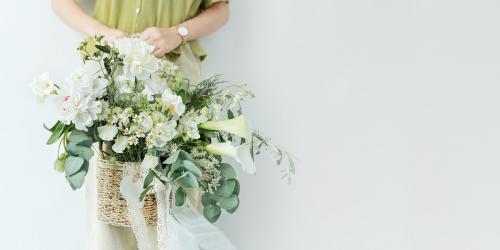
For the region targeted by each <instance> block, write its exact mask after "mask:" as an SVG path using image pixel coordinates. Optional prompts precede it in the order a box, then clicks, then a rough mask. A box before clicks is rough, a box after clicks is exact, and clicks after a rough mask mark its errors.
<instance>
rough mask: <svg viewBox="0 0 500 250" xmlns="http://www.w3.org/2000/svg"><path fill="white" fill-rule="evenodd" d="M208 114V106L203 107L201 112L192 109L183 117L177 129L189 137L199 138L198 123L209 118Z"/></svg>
mask: <svg viewBox="0 0 500 250" xmlns="http://www.w3.org/2000/svg"><path fill="white" fill-rule="evenodd" d="M207 115H208V114H207V109H206V108H203V109H201V110H200V111H199V112H196V111H194V110H191V111H189V112H188V113H186V114H184V115H183V116H182V117H181V119H180V120H179V126H178V127H177V130H178V131H179V133H181V134H185V135H186V136H187V137H188V138H191V139H199V138H200V133H199V131H198V125H200V124H201V123H203V122H206V121H207V120H208V117H207Z"/></svg>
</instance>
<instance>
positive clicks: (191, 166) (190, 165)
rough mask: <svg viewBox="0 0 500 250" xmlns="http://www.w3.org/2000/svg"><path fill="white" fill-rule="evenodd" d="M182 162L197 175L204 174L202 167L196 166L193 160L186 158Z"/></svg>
mask: <svg viewBox="0 0 500 250" xmlns="http://www.w3.org/2000/svg"><path fill="white" fill-rule="evenodd" d="M182 163H183V164H182V165H183V166H184V168H185V169H186V170H187V171H189V172H191V173H192V174H194V175H195V176H197V177H201V176H202V173H201V170H200V168H199V167H198V166H196V165H195V164H194V163H193V162H192V161H188V160H184V161H183V162H182Z"/></svg>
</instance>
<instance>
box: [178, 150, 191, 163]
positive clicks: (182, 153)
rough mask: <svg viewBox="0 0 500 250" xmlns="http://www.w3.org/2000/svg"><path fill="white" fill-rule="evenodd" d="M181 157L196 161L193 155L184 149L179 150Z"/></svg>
mask: <svg viewBox="0 0 500 250" xmlns="http://www.w3.org/2000/svg"><path fill="white" fill-rule="evenodd" d="M179 158H181V159H182V160H188V161H192V162H194V159H193V157H191V155H190V154H189V153H187V152H186V151H184V150H179Z"/></svg>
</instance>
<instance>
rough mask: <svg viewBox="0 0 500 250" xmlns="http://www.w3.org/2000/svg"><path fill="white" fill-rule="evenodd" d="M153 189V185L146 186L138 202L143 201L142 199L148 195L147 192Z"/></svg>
mask: <svg viewBox="0 0 500 250" xmlns="http://www.w3.org/2000/svg"><path fill="white" fill-rule="evenodd" d="M152 188H153V185H149V186H147V187H146V188H145V189H144V190H143V191H142V192H141V195H140V196H139V201H143V200H144V198H146V195H147V194H148V192H149V190H151V189H152Z"/></svg>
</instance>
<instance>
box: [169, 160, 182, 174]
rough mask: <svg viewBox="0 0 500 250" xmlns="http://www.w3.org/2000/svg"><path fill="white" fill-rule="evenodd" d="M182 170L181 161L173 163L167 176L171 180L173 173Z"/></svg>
mask: <svg viewBox="0 0 500 250" xmlns="http://www.w3.org/2000/svg"><path fill="white" fill-rule="evenodd" d="M180 168H182V160H179V161H176V162H174V163H173V164H172V165H170V169H169V171H168V174H167V176H168V177H169V178H172V176H173V175H174V173H175V172H176V171H177V170H178V169H180Z"/></svg>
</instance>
